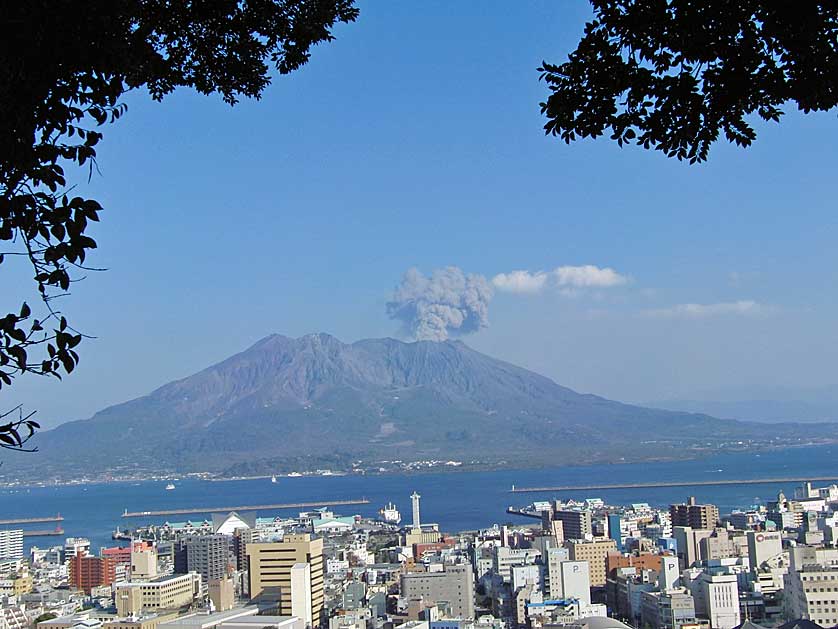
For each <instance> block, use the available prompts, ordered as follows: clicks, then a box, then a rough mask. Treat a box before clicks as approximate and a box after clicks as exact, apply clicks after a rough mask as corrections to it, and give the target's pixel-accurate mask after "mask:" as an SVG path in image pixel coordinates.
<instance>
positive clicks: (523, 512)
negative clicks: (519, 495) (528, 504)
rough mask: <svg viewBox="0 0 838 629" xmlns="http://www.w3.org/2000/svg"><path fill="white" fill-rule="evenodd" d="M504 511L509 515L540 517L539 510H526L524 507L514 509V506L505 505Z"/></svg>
mask: <svg viewBox="0 0 838 629" xmlns="http://www.w3.org/2000/svg"><path fill="white" fill-rule="evenodd" d="M506 512H507V513H508V514H509V515H520V516H522V517H525V518H535V519H536V520H540V519H541V512H540V511H526V510H524V509H516V508H515V507H507V509H506Z"/></svg>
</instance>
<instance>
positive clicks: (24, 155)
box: [0, 0, 358, 446]
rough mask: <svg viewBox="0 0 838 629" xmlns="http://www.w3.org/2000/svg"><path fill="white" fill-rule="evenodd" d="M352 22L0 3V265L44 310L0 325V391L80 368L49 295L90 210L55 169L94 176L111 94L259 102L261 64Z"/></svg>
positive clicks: (346, 2)
mask: <svg viewBox="0 0 838 629" xmlns="http://www.w3.org/2000/svg"><path fill="white" fill-rule="evenodd" d="M357 14H358V11H357V9H356V8H355V7H354V2H353V0H213V1H208V2H190V1H188V0H85V1H84V2H80V1H77V0H76V1H73V0H26V1H23V2H7V3H4V5H3V10H2V12H0V265H2V264H7V265H8V263H9V261H10V260H11V259H12V258H13V257H18V256H19V257H21V258H23V259H24V260H28V263H29V265H31V268H32V271H33V280H34V282H35V285H36V286H37V288H38V291H39V294H40V296H41V299H42V301H43V305H44V306H43V313H41V316H36V314H35V313H33V311H32V308H31V307H30V305H29V304H27V303H21V301H17V304H19V305H16V306H15V308H14V310H13V311H11V312H9V313H8V314H7V315H5V316H3V317H0V388H3V387H7V386H9V385H11V384H12V381H13V379H14V378H15V377H16V376H18V375H20V374H22V373H26V372H30V373H36V374H50V375H54V376H58V377H60V374H61V373H69V372H71V371H72V370H73V369H74V367H75V366H76V364H77V362H78V359H79V358H78V354H77V353H76V346H77V345H78V344H79V342H80V341H81V340H82V335H81V334H79V333H78V332H77V331H75V330H74V329H73V328H72V327H71V326H70V325H69V324H68V322H67V320H66V319H65V318H64V317H63V316H61V313H60V312H58V311H57V310H56V309H55V307H54V303H53V300H54V298H55V297H57V296H60V295H61V294H64V293H66V292H67V290H68V289H69V288H70V284H71V282H72V281H74V279H76V276H75V274H74V271H77V270H79V269H85V268H86V267H85V264H86V262H87V255H88V252H89V251H90V250H91V249H94V248H96V242H95V241H94V240H93V239H92V238H91V237H90V236H89V235H87V230H88V225H89V224H90V222H92V221H98V220H99V214H100V212H101V211H102V207H101V206H100V204H99V203H98V202H97V201H96V200H95V199H90V198H84V197H82V196H77V195H74V194H72V191H71V190H68V189H67V176H66V174H65V168H66V167H68V166H74V165H75V166H84V167H88V168H90V173H92V170H93V168H94V167H95V160H96V146H97V144H98V143H99V141H100V139H101V138H102V132H101V127H102V126H103V125H105V124H107V123H112V122H114V121H116V120H117V119H118V118H119V117H120V116H121V115H122V114H124V113H125V105H124V104H121V103H120V97H121V96H122V95H123V94H125V93H126V92H127V91H128V90H132V89H136V88H145V89H147V90H148V92H149V94H150V95H151V97H152V98H154V99H155V100H161V99H162V98H163V97H164V96H165V95H166V94H169V93H170V92H172V91H173V90H174V89H176V88H178V87H187V88H193V89H195V90H197V91H198V92H200V93H202V94H212V93H218V94H220V95H221V96H222V98H223V99H224V100H225V101H226V102H228V103H230V104H231V105H232V104H235V103H236V102H237V100H238V99H239V98H240V97H242V96H244V97H252V98H259V97H260V95H261V94H262V92H263V90H264V89H265V88H266V87H267V86H268V85H269V84H270V81H271V66H273V68H275V69H276V70H277V71H278V72H279V73H280V74H287V73H289V72H292V71H293V70H296V69H297V68H299V67H300V66H302V65H303V64H305V63H306V61H308V59H309V56H310V54H311V48H312V46H314V45H316V44H318V43H320V42H325V41H330V40H331V39H332V28H333V27H334V26H335V25H336V24H337V23H339V22H351V21H354V20H355V18H356V17H357ZM4 245H5V246H4ZM3 297H4V298H5V299H14V298H15V296H14V295H12V294H9V293H8V292H4V294H3ZM0 417H1V416H0ZM18 419H21V418H18ZM27 426H28V427H29V428H31V427H32V426H29V424H25V423H24V424H15V423H14V422H12V424H11V425H10V426H6V425H5V424H0V444H5V445H6V446H11V445H13V444H11V443H9V441H8V440H6V439H3V435H5V436H7V437H9V438H10V439H12V440H13V441H14V440H15V437H14V434H12V433H10V432H9V430H12V431H13V432H14V431H16V430H17V429H19V428H26V427H27ZM35 427H37V424H35ZM18 437H21V439H22V437H23V436H22V435H19V434H18ZM21 439H17V440H16V441H17V442H18V443H17V445H19V446H22V443H21Z"/></svg>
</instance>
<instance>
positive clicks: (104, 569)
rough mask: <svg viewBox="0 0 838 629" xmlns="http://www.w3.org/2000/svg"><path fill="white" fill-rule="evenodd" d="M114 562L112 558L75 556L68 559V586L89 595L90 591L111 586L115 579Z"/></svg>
mask: <svg viewBox="0 0 838 629" xmlns="http://www.w3.org/2000/svg"><path fill="white" fill-rule="evenodd" d="M116 564H117V562H116V560H115V559H114V558H112V557H88V556H87V555H76V556H74V557H72V558H71V559H70V585H72V586H73V587H75V588H77V589H79V590H83V591H84V593H85V594H90V590H91V589H93V588H95V587H99V586H102V585H111V584H113V582H114V580H115V579H116Z"/></svg>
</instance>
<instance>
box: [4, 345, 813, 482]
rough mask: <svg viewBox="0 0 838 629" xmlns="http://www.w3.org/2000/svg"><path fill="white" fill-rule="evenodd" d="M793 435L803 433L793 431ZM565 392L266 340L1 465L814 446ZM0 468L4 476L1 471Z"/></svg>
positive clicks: (52, 468)
mask: <svg viewBox="0 0 838 629" xmlns="http://www.w3.org/2000/svg"><path fill="white" fill-rule="evenodd" d="M803 431H805V434H804V432H803ZM826 434H828V433H827V430H826V429H825V427H824V426H822V425H821V426H818V425H808V426H806V427H802V426H797V425H792V424H782V425H777V424H775V425H772V426H771V434H770V436H769V437H766V427H765V426H764V425H759V424H751V423H746V422H737V421H731V420H720V419H715V418H713V417H709V416H707V415H700V414H694V413H685V412H673V411H666V410H658V409H650V408H643V407H639V406H631V405H627V404H622V403H619V402H614V401H611V400H607V399H604V398H601V397H598V396H595V395H584V394H580V393H576V392H575V391H572V390H571V389H568V388H566V387H563V386H560V385H558V384H556V383H555V382H553V381H552V380H550V379H549V378H545V377H544V376H540V375H538V374H536V373H533V372H531V371H528V370H526V369H523V368H521V367H516V366H515V365H511V364H509V363H506V362H503V361H500V360H496V359H494V358H491V357H489V356H486V355H484V354H481V353H479V352H477V351H475V350H473V349H471V348H469V347H468V346H467V345H465V344H464V343H462V342H459V341H446V342H431V341H420V342H415V343H404V342H401V341H397V340H394V339H389V338H385V339H369V340H362V341H358V342H356V343H351V344H345V343H342V342H340V341H339V340H338V339H336V338H334V337H332V336H329V335H328V334H312V335H308V336H303V337H301V338H297V339H292V338H288V337H285V336H280V335H271V336H268V337H266V338H264V339H262V340H260V341H259V342H257V343H256V344H255V345H253V346H252V347H250V348H249V349H247V350H245V351H243V352H241V353H239V354H236V355H235V356H232V357H230V358H228V359H227V360H224V361H222V362H220V363H218V364H216V365H213V366H211V367H209V368H207V369H205V370H203V371H201V372H199V373H196V374H194V375H192V376H189V377H188V378H184V379H183V380H178V381H175V382H171V383H169V384H166V385H164V386H162V387H160V388H159V389H157V390H156V391H154V392H152V393H151V394H149V395H147V396H145V397H141V398H137V399H135V400H131V401H129V402H125V403H123V404H118V405H116V406H112V407H109V408H106V409H105V410H103V411H100V412H99V413H96V415H94V416H93V417H92V418H90V419H87V420H82V421H75V422H69V423H66V424H63V425H61V426H59V427H57V428H55V429H54V430H51V431H47V432H44V433H42V434H40V435H38V436H37V437H36V445H37V446H38V448H39V454H36V455H30V456H19V457H14V458H15V461H14V468H18V466H19V465H25V466H27V467H31V468H32V470H33V471H34V470H36V469H37V471H38V472H39V473H40V474H43V475H51V474H54V473H59V472H63V473H66V472H67V470H70V469H73V470H76V471H84V472H102V471H104V470H115V471H120V470H130V469H146V470H158V471H162V470H177V471H204V470H207V471H215V472H222V471H226V472H227V473H232V472H236V473H266V472H272V471H281V470H282V469H286V470H290V469H300V468H308V469H314V468H316V467H332V468H336V467H337V468H340V467H343V468H346V467H349V465H350V464H351V463H352V462H353V461H363V462H366V463H370V464H372V463H374V462H376V461H382V460H394V459H401V460H421V459H446V460H447V459H458V460H462V461H466V462H479V464H482V465H509V466H525V465H550V464H552V465H558V464H563V463H575V464H578V463H585V462H592V461H603V462H605V461H616V460H642V459H651V458H665V457H671V456H675V455H677V456H685V455H688V454H689V453H690V452H692V453H698V452H701V451H703V450H706V449H710V448H715V447H719V446H722V447H723V446H724V445H725V444H726V443H730V442H735V441H737V440H741V441H744V442H746V443H747V442H748V441H749V440H754V441H757V442H760V443H761V444H763V445H764V444H765V442H766V440H767V439H778V438H791V437H792V436H793V437H795V438H798V437H801V436H808V435H826ZM4 471H5V470H4Z"/></svg>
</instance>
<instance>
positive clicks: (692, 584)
mask: <svg viewBox="0 0 838 629" xmlns="http://www.w3.org/2000/svg"><path fill="white" fill-rule="evenodd" d="M696 570H698V569H696ZM689 572H690V571H685V574H686V575H687V576H685V578H684V581H685V584H686V586H687V588H688V589H689V590H690V594H692V596H693V600H694V601H695V611H696V614H698V615H699V616H701V617H704V618H707V619H708V620H709V621H710V626H711V627H712V628H713V629H733V628H734V627H737V626H739V623H740V622H741V617H740V612H739V587H738V585H737V582H736V575H735V574H715V575H710V574H707V573H706V572H699V573H698V574H697V575H696V576H695V578H694V579H693V578H691V577H690V575H689Z"/></svg>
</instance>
